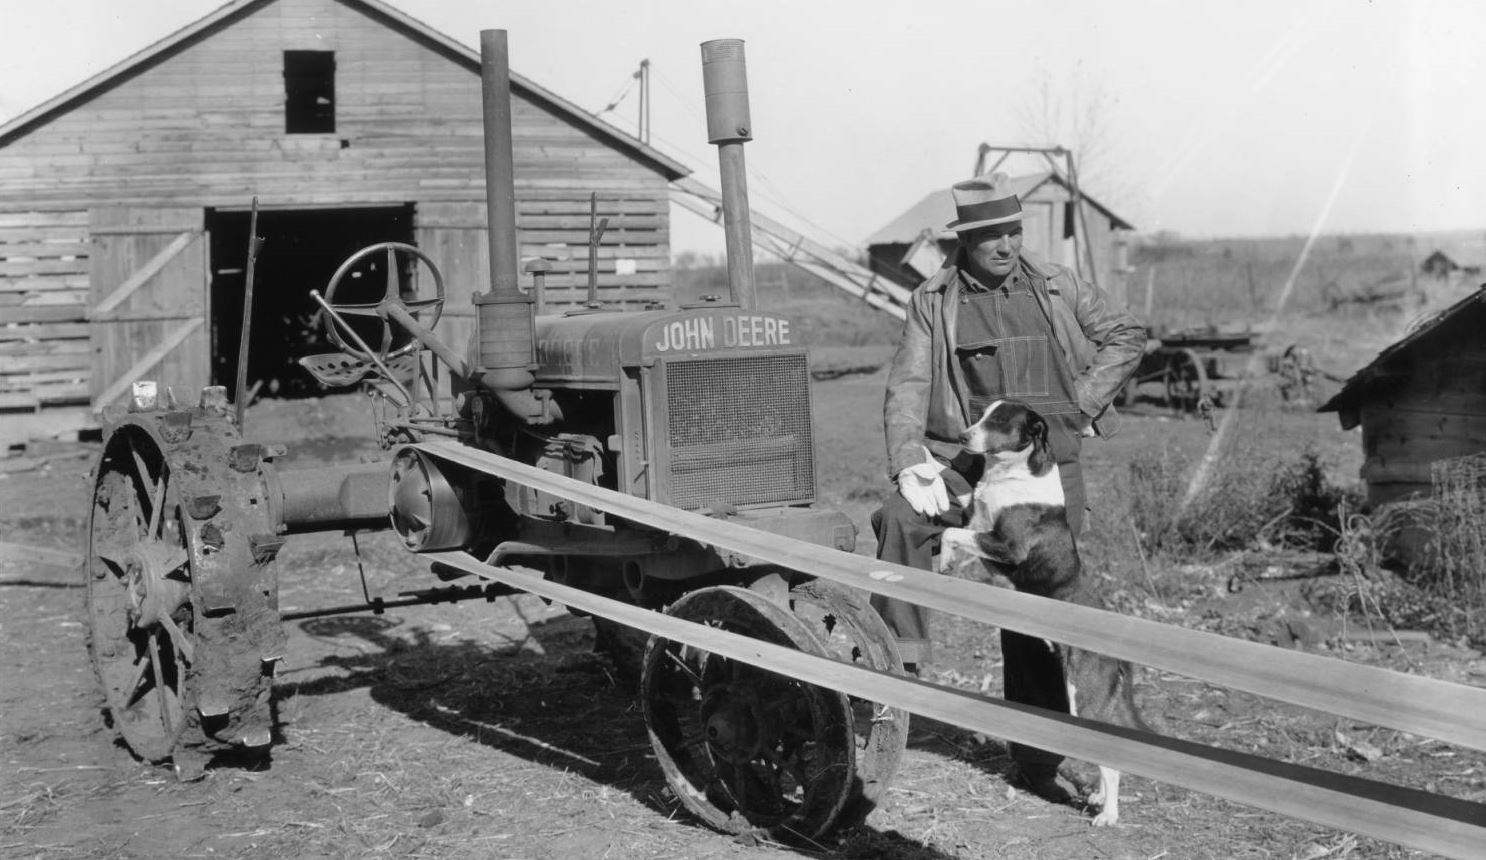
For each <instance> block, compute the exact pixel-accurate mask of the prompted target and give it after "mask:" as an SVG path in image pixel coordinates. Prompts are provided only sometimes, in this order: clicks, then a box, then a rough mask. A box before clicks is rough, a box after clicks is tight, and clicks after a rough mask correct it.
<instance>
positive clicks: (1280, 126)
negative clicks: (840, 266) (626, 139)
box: [0, 0, 1486, 253]
mask: <svg viewBox="0 0 1486 860" xmlns="http://www.w3.org/2000/svg"><path fill="white" fill-rule="evenodd" d="M387 2H389V3H390V4H391V5H393V6H395V7H397V8H399V9H401V10H402V11H404V12H406V13H407V14H409V15H411V16H413V17H415V18H417V19H419V20H421V21H423V22H424V23H425V24H428V25H429V26H431V27H433V28H435V29H437V30H440V31H442V32H443V33H445V34H447V35H449V36H451V37H454V38H456V39H459V40H461V41H463V42H466V43H467V44H470V45H474V46H477V45H478V44H479V31H480V30H482V29H487V28H500V29H505V30H507V31H508V40H509V45H510V52H511V68H512V70H513V71H515V72H517V73H519V74H521V75H524V76H525V77H527V78H529V79H531V80H533V81H535V82H536V83H538V84H540V85H541V86H543V87H546V88H547V89H549V90H552V91H554V92H556V93H557V94H559V95H561V96H563V97H564V98H566V99H568V100H569V101H571V102H573V103H575V104H577V105H578V106H579V107H581V108H584V109H586V110H590V111H593V112H595V113H600V115H601V116H602V117H603V118H604V119H605V120H607V121H611V122H613V123H614V124H615V125H616V126H618V127H619V128H621V129H623V130H626V131H628V132H630V133H634V132H635V130H636V123H637V119H638V109H639V99H638V87H636V86H634V85H633V75H634V72H635V70H636V69H637V68H638V67H639V64H640V61H641V60H644V59H648V60H649V61H650V68H651V90H650V94H651V99H650V101H651V116H650V127H651V129H652V137H651V143H652V145H654V146H656V147H657V148H658V149H660V150H662V151H663V152H665V153H666V154H668V155H670V156H672V157H674V158H676V159H677V160H679V161H681V162H682V163H684V164H686V165H687V166H689V167H691V168H693V169H694V170H695V171H696V176H697V177H698V178H699V179H702V180H703V181H708V182H711V183H713V184H715V183H716V176H717V156H716V151H715V149H714V148H713V147H711V146H709V145H708V144H707V142H706V127H705V113H704V109H703V106H702V105H703V98H702V82H701V53H700V48H699V45H700V43H701V42H703V41H705V40H708V39H716V38H739V39H743V40H744V42H745V51H746V55H747V68H748V84H749V97H750V107H751V113H752V120H753V127H754V140H753V142H751V143H749V144H748V145H747V146H746V147H745V159H746V161H747V165H748V170H749V179H748V186H749V192H750V202H751V203H752V205H753V206H754V208H756V209H758V210H759V211H761V212H764V213H766V214H769V215H770V216H772V217H774V218H776V219H779V220H782V221H785V222H787V223H791V224H794V225H796V226H799V227H802V228H806V229H808V230H810V231H811V233H812V235H813V236H814V237H815V238H817V239H819V240H821V241H823V242H825V243H826V244H828V245H832V246H837V247H856V246H859V245H860V244H861V242H862V240H864V239H865V238H866V237H867V236H868V235H870V234H871V233H872V232H874V231H875V230H877V229H878V228H880V227H882V226H883V225H885V224H887V223H888V222H890V221H892V220H893V219H894V218H895V217H896V216H897V215H899V214H900V213H901V212H903V211H904V210H905V209H907V208H908V207H910V206H912V205H913V204H914V203H916V202H917V201H918V200H919V199H921V198H922V197H923V196H924V195H925V194H928V193H929V192H931V191H934V190H936V189H941V188H944V187H947V186H948V185H950V184H952V183H954V182H956V181H959V180H961V179H965V178H968V177H969V176H970V174H971V173H972V172H973V169H974V166H975V163H976V154H977V147H978V146H979V145H980V144H981V143H983V142H984V143H990V144H993V145H998V146H1019V145H1048V144H1059V145H1063V146H1067V147H1071V148H1073V149H1074V150H1075V152H1076V153H1077V155H1078V158H1079V160H1080V164H1081V171H1082V174H1083V178H1084V181H1085V185H1086V188H1087V190H1089V191H1090V192H1091V193H1092V194H1094V195H1095V196H1096V197H1098V198H1099V199H1100V200H1101V202H1103V203H1105V204H1106V205H1107V206H1109V207H1110V208H1111V209H1113V210H1114V211H1116V212H1117V213H1119V214H1120V215H1121V216H1122V217H1124V218H1125V219H1126V220H1127V221H1130V222H1132V223H1133V224H1134V225H1135V226H1136V228H1137V229H1138V230H1139V231H1141V232H1143V233H1153V232H1156V231H1162V230H1169V231H1175V232H1177V233H1180V234H1182V235H1186V236H1266V235H1306V234H1310V233H1312V232H1313V231H1319V232H1322V233H1365V232H1426V231H1435V230H1483V231H1486V157H1483V156H1482V155H1480V154H1478V153H1479V150H1478V149H1477V147H1479V146H1480V141H1482V140H1486V111H1483V110H1481V109H1480V105H1479V101H1480V98H1479V95H1478V94H1477V92H1475V90H1478V88H1479V87H1480V85H1481V82H1482V81H1486V51H1483V50H1482V48H1481V43H1482V37H1483V36H1486V3H1481V2H1479V0H1430V1H1429V2H1424V0H1419V2H1402V0H1392V1H1390V2H1383V1H1382V0H1379V2H1364V0H1283V2H1282V1H1281V0H1246V2H1243V3H1233V2H1223V3H1214V2H1203V3H1194V2H1179V1H1178V0H1169V2H1167V0H1162V2H1155V0H1150V2H1144V0H1128V2H1121V3H1109V2H1094V0H1088V2H1085V0H1043V2H1031V0H1023V2H1017V3H1008V2H1000V0H965V2H957V1H954V2H952V0H944V2H937V0H915V2H904V0H851V2H847V0H815V2H804V0H733V2H728V3H721V2H713V0H626V2H588V3H578V2H563V0H387ZM220 5H221V3H219V2H217V0H149V2H147V3H145V2H123V0H45V2H28V0H0V9H3V13H4V21H5V25H4V27H0V118H4V117H10V116H14V115H16V114H18V113H21V112H23V111H25V110H26V109H28V108H30V107H33V106H35V105H36V104H38V103H40V102H42V101H45V100H46V99H48V98H50V97H52V96H54V95H56V94H58V93H60V92H62V91H63V90H65V89H67V88H69V87H71V86H73V85H75V84H77V83H79V82H81V81H83V80H85V79H86V78H88V77H89V76H91V75H93V74H96V73H98V72H100V71H102V70H104V69H106V68H108V67H109V66H111V65H112V64H114V63H116V62H118V61H119V60H122V59H124V58H125V57H128V56H129V55H131V54H133V53H135V52H137V51H139V50H141V49H143V48H145V47H147V46H148V45H149V44H151V43H152V42H153V41H155V40H157V39H160V38H163V37H165V36H167V35H169V34H170V33H171V32H172V31H174V30H176V29H178V28H179V27H182V26H184V25H186V24H189V23H190V22H191V21H193V20H195V19H196V18H199V17H201V16H203V15H205V14H207V13H209V12H210V11H212V10H213V9H215V8H217V7H218V6H220ZM145 9H148V10H149V11H148V13H147V14H146V13H145V12H144V11H143V10H145ZM614 102H617V106H616V107H614V108H613V109H612V110H605V108H606V107H607V106H608V105H610V104H611V103H614ZM1029 158H1031V157H1020V158H1016V159H1013V160H1011V161H1008V162H1007V163H1006V164H1005V165H1004V169H1007V170H1008V171H1009V172H1012V173H1022V172H1031V171H1032V170H1034V169H1037V168H1038V167H1039V166H1040V165H1041V162H1038V161H1033V160H1029ZM672 232H673V249H675V250H677V251H681V250H687V249H693V250H699V251H704V252H709V253H711V252H716V251H720V249H721V248H722V246H723V239H722V233H721V231H720V230H719V229H717V228H716V227H715V226H714V225H712V224H710V223H708V222H705V221H703V220H702V219H699V218H696V217H695V216H692V215H690V213H687V212H684V211H680V212H679V213H678V214H677V215H676V216H675V217H674V219H673V231H672Z"/></svg>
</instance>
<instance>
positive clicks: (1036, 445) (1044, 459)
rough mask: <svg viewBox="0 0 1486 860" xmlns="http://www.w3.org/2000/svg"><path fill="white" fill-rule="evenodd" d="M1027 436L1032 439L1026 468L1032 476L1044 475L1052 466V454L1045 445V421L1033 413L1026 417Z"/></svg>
mask: <svg viewBox="0 0 1486 860" xmlns="http://www.w3.org/2000/svg"><path fill="white" fill-rule="evenodd" d="M1027 435H1028V436H1029V437H1031V439H1032V456H1031V457H1029V458H1028V459H1027V468H1028V469H1031V470H1032V474H1034V475H1038V476H1041V475H1045V474H1047V470H1048V469H1050V468H1052V466H1053V453H1052V450H1051V449H1049V448H1048V444H1047V420H1046V419H1044V418H1043V417H1042V416H1041V415H1038V414H1037V413H1035V412H1032V413H1029V414H1028V415H1027Z"/></svg>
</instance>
